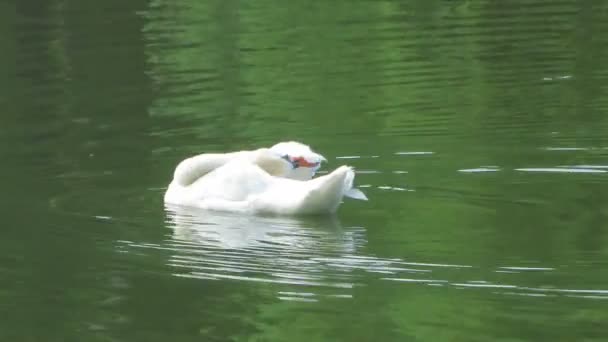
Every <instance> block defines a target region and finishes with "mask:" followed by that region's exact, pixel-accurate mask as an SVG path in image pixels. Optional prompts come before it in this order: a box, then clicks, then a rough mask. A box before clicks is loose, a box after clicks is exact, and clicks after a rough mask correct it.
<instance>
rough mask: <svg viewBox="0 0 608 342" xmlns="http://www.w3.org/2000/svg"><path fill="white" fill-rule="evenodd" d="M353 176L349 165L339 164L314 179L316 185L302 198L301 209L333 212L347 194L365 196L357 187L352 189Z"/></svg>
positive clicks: (353, 173) (311, 211) (315, 211)
mask: <svg viewBox="0 0 608 342" xmlns="http://www.w3.org/2000/svg"><path fill="white" fill-rule="evenodd" d="M354 178H355V172H354V171H353V169H352V168H351V167H350V166H341V167H339V168H337V169H336V170H334V171H333V172H332V173H330V174H328V175H326V176H323V177H319V178H316V179H314V180H313V182H315V183H316V186H315V188H314V190H312V191H311V192H310V193H309V194H308V195H307V196H306V198H305V199H304V203H303V205H302V207H303V209H304V210H303V211H304V212H309V213H323V212H330V213H333V212H335V211H336V210H337V209H338V207H339V206H340V204H341V203H342V197H344V196H349V195H352V196H357V197H361V196H360V195H362V196H363V197H365V195H363V193H362V192H360V191H358V190H357V189H354V190H353V187H352V185H353V180H354ZM359 193H360V194H359ZM349 197H351V196H349Z"/></svg>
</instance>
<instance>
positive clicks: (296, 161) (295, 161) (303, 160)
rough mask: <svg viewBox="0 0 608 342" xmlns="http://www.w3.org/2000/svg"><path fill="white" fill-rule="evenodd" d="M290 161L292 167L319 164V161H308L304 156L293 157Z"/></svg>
mask: <svg viewBox="0 0 608 342" xmlns="http://www.w3.org/2000/svg"><path fill="white" fill-rule="evenodd" d="M291 162H292V163H293V165H294V168H298V167H317V166H319V164H320V163H319V162H312V163H311V162H309V161H308V160H306V158H304V157H295V158H293V159H292V160H291Z"/></svg>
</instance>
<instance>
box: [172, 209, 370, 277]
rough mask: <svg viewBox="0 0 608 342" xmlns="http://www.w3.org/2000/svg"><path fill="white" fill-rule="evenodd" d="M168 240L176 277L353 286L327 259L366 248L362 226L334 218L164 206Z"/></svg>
mask: <svg viewBox="0 0 608 342" xmlns="http://www.w3.org/2000/svg"><path fill="white" fill-rule="evenodd" d="M167 222H168V226H169V227H170V228H171V229H172V230H173V234H172V236H171V240H170V241H169V242H168V243H167V246H165V247H170V248H171V250H172V251H173V252H174V253H173V254H172V255H171V257H170V260H169V263H170V265H172V266H174V267H176V268H177V269H178V270H177V271H176V273H175V275H177V276H183V277H193V278H200V279H216V280H217V279H232V280H241V281H252V282H268V283H275V284H289V285H299V286H308V287H310V286H312V287H313V288H343V289H344V288H351V287H352V286H353V282H354V279H353V278H352V277H351V276H349V275H347V274H346V273H349V272H348V270H347V269H345V268H342V267H337V266H335V265H333V263H332V262H330V261H329V260H334V259H336V258H338V259H345V258H350V257H352V256H353V255H355V254H356V253H357V250H358V249H360V248H362V247H363V246H365V244H366V238H365V228H363V227H342V225H341V223H340V221H339V219H338V218H337V217H335V216H330V217H318V218H317V217H315V218H306V219H299V218H288V217H263V216H243V215H234V214H230V213H213V212H207V211H201V210H199V209H194V208H184V207H173V206H172V207H167Z"/></svg>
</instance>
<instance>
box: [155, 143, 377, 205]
mask: <svg viewBox="0 0 608 342" xmlns="http://www.w3.org/2000/svg"><path fill="white" fill-rule="evenodd" d="M324 160H325V158H324V157H323V156H321V155H319V154H317V153H314V152H313V151H312V150H310V148H309V147H308V146H306V145H303V144H300V143H297V142H286V143H279V144H277V145H275V146H273V147H271V148H269V149H268V148H261V149H258V150H254V151H240V152H232V153H223V154H222V153H209V154H201V155H198V156H195V157H192V158H188V159H186V160H184V161H182V162H181V163H180V164H179V165H178V166H177V168H176V169H175V173H174V175H173V181H172V182H171V184H170V185H169V188H168V189H167V192H166V193H165V203H167V204H176V205H185V206H192V207H198V208H202V209H209V210H220V211H233V212H246V213H273V214H287V215H295V214H322V213H333V212H335V211H336V210H337V209H338V207H339V206H340V203H341V201H342V198H343V197H344V196H348V197H353V198H356V199H362V200H366V199H367V198H366V197H365V195H364V194H363V193H362V192H361V191H359V190H358V189H355V188H353V180H354V177H355V173H354V171H353V170H352V168H351V167H349V166H341V167H339V168H338V169H336V170H334V171H333V172H331V173H330V174H328V175H325V176H321V177H317V178H312V177H313V175H314V173H315V172H316V170H317V169H318V167H319V165H320V163H321V162H322V161H324Z"/></svg>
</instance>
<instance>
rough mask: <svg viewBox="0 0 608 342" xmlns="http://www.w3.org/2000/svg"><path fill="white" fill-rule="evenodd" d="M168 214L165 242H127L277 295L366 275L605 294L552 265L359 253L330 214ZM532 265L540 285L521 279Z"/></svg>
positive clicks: (356, 233)
mask: <svg viewBox="0 0 608 342" xmlns="http://www.w3.org/2000/svg"><path fill="white" fill-rule="evenodd" d="M166 214H167V225H168V227H169V228H171V230H172V234H171V236H170V238H169V239H168V240H167V241H166V242H165V243H163V244H162V245H153V244H143V243H132V242H129V243H128V244H129V245H130V246H131V247H137V248H146V249H148V248H152V249H161V250H163V251H169V257H168V262H167V263H168V265H169V266H171V267H172V268H173V270H174V271H173V275H174V276H178V277H185V278H193V279H198V280H203V281H214V280H223V281H236V282H246V283H271V284H273V285H276V288H275V287H273V289H274V290H275V296H276V298H278V299H281V300H294V301H304V302H312V301H318V300H319V299H320V298H323V297H334V298H351V297H352V289H353V288H354V287H356V286H358V285H365V284H369V282H370V279H375V280H380V281H387V282H388V283H392V284H395V285H396V286H404V285H408V284H409V285H411V286H444V287H450V288H455V289H459V290H473V291H486V290H490V291H493V294H495V295H524V296H525V295H530V296H539V295H542V296H568V297H579V298H593V299H608V296H607V294H608V292H606V290H605V289H601V288H592V289H588V288H587V289H586V288H559V287H556V286H554V285H550V286H547V285H546V284H551V283H554V281H555V279H554V278H555V277H556V276H557V275H559V273H560V269H558V268H554V267H544V266H533V267H530V266H522V265H508V266H505V265H495V266H488V267H480V266H478V265H463V264H452V263H449V262H446V263H428V262H424V261H422V260H404V259H399V258H381V257H376V256H373V255H369V254H367V253H365V248H366V245H367V240H366V230H365V228H364V227H357V226H348V227H344V226H343V225H342V223H341V222H340V220H339V219H338V218H337V217H334V216H332V217H314V218H291V217H274V216H271V217H264V216H243V215H235V214H230V213H215V212H208V211H203V210H200V209H196V208H187V207H177V206H168V207H166ZM530 272H534V273H536V274H537V275H538V277H539V278H538V279H543V281H542V282H541V283H543V284H545V285H543V286H538V285H537V284H534V283H529V282H527V280H528V276H527V275H526V274H529V273H530ZM399 284H401V285H399ZM502 290H508V291H502Z"/></svg>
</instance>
